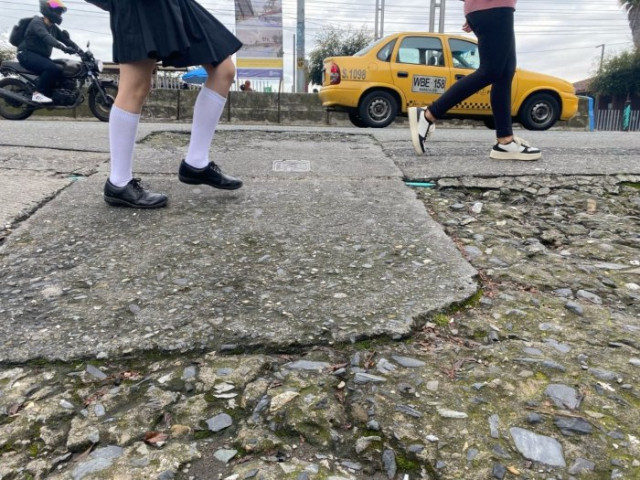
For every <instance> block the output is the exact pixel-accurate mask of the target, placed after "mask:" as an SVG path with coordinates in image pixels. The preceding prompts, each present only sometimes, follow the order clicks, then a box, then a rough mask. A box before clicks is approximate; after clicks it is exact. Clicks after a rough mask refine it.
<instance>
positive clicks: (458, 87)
mask: <svg viewBox="0 0 640 480" xmlns="http://www.w3.org/2000/svg"><path fill="white" fill-rule="evenodd" d="M462 1H464V13H465V17H466V20H467V21H466V23H465V24H464V25H463V26H462V29H463V30H464V31H465V32H467V33H469V32H473V33H474V34H475V35H476V37H478V51H479V54H480V67H479V68H478V69H477V70H476V71H475V72H473V73H471V74H470V75H467V76H466V77H464V78H462V79H460V80H458V81H457V82H456V83H454V84H453V85H452V86H451V87H450V88H449V89H448V90H447V91H446V92H444V93H443V94H442V96H440V97H439V98H438V99H437V100H436V101H435V102H433V103H432V104H431V105H430V106H428V107H410V108H409V110H408V115H409V126H410V129H411V140H412V142H413V147H414V148H415V150H416V153H418V154H423V153H425V143H426V141H427V138H428V137H430V136H431V134H432V133H433V132H434V131H435V122H436V120H437V119H439V118H442V117H443V116H444V115H445V114H446V113H447V111H448V110H449V109H451V108H452V107H454V106H455V105H457V104H458V103H460V102H462V101H463V100H465V99H466V98H468V97H470V96H471V95H473V94H474V93H476V92H478V91H479V90H481V89H483V88H485V87H487V86H489V85H491V98H490V101H491V109H492V111H493V118H494V122H495V126H496V136H497V142H496V144H495V145H494V146H493V148H492V150H491V153H490V154H489V156H490V158H493V159H499V160H538V159H539V158H541V156H542V153H541V152H540V150H539V149H537V148H534V147H532V146H531V145H529V144H528V143H527V142H525V141H524V140H522V139H521V138H518V137H515V136H514V135H513V125H512V118H511V84H512V82H513V76H514V74H515V71H516V41H515V32H514V12H515V7H516V0H462Z"/></svg>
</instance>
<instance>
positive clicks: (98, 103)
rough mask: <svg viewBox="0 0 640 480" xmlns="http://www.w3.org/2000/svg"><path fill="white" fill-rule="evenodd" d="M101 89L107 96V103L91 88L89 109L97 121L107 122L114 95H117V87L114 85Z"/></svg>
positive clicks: (104, 86) (95, 89) (96, 90)
mask: <svg viewBox="0 0 640 480" xmlns="http://www.w3.org/2000/svg"><path fill="white" fill-rule="evenodd" d="M102 88H103V89H104V92H105V93H106V94H107V102H105V101H104V100H103V98H102V95H100V92H98V89H97V88H92V89H91V91H90V92H89V109H90V110H91V113H93V114H94V115H95V117H96V118H97V119H98V120H100V121H101V122H108V121H109V114H110V113H111V107H112V106H113V102H114V101H115V99H116V95H118V87H116V86H115V85H103V86H102Z"/></svg>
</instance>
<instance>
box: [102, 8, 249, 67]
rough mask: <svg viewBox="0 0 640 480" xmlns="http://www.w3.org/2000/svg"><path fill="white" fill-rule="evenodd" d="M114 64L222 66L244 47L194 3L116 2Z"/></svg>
mask: <svg viewBox="0 0 640 480" xmlns="http://www.w3.org/2000/svg"><path fill="white" fill-rule="evenodd" d="M110 10H111V31H112V32H113V61H114V62H116V63H131V62H135V61H139V60H144V59H147V58H154V59H156V60H158V61H161V62H162V64H163V65H165V66H172V67H188V66H193V65H204V64H212V65H218V64H219V63H221V62H222V61H224V60H225V59H226V58H227V57H229V56H230V55H233V54H234V53H235V52H237V51H238V50H240V47H242V43H241V42H240V40H238V39H237V38H236V37H235V35H233V34H232V33H231V32H230V31H229V30H228V29H227V28H226V27H225V26H224V25H223V24H222V23H220V21H218V19H217V18H215V17H214V16H213V15H211V14H210V13H209V12H208V11H207V10H206V9H205V8H204V7H202V6H201V5H200V4H199V3H197V2H196V1H195V0H111V8H110Z"/></svg>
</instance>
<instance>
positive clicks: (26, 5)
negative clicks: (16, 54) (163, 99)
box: [0, 0, 633, 91]
mask: <svg viewBox="0 0 640 480" xmlns="http://www.w3.org/2000/svg"><path fill="white" fill-rule="evenodd" d="M297 1H298V0H282V3H283V22H284V52H285V56H284V64H285V91H291V83H292V80H293V64H294V56H293V53H294V51H295V46H294V44H293V39H294V35H295V33H296V18H297ZM440 1H441V2H443V3H446V8H445V11H446V16H445V32H446V33H455V34H460V33H462V32H461V28H460V27H461V25H462V24H463V23H464V16H463V13H462V6H463V3H462V2H461V1H458V0H440ZM64 2H65V4H66V5H67V7H68V8H69V11H68V12H67V13H66V14H65V16H64V23H63V25H62V26H63V28H65V29H67V30H68V31H69V32H70V33H71V36H72V38H73V39H74V41H75V42H76V43H78V44H79V45H80V46H82V47H84V46H85V45H86V43H87V41H90V42H91V50H92V51H93V52H94V54H96V56H97V57H98V58H100V59H102V60H104V61H111V58H112V56H111V33H110V30H109V21H108V14H107V13H106V12H103V11H101V10H99V9H98V8H96V7H94V6H93V5H91V4H89V3H86V2H84V1H82V0H64ZM199 3H200V4H202V5H203V6H204V7H206V8H207V9H208V10H209V11H210V12H211V13H212V14H213V15H215V16H216V17H217V18H218V19H219V20H220V21H222V23H224V24H225V25H226V26H227V28H229V29H230V30H231V31H234V29H235V14H234V12H235V10H234V1H233V0H200V2H199ZM384 3H385V12H384V18H385V22H384V34H385V35H387V34H391V33H396V32H400V31H427V30H428V26H429V11H430V8H429V7H430V4H431V0H384ZM375 9H376V0H305V24H306V35H305V37H306V40H305V43H306V51H307V53H308V52H309V51H311V50H312V49H313V46H314V40H315V37H316V35H317V34H318V32H319V31H320V30H321V29H322V28H323V27H325V26H333V27H341V28H352V29H360V28H362V27H363V26H364V27H366V28H369V29H370V30H371V31H372V32H373V30H374V22H375ZM0 12H1V13H0V38H5V39H6V37H7V36H8V33H9V31H10V30H11V27H12V26H13V25H14V24H15V23H16V22H17V20H18V19H19V18H22V17H26V16H31V15H35V14H37V13H38V0H0ZM515 18H516V20H515V21H516V37H517V49H518V66H519V67H520V68H523V69H526V70H533V71H536V72H540V73H545V74H549V75H554V76H557V77H561V78H564V79H566V80H569V81H571V82H576V81H579V80H583V79H586V78H589V77H591V76H593V74H594V73H595V72H596V71H597V69H598V66H599V63H600V59H601V54H602V52H603V50H604V54H605V58H607V57H609V56H611V55H616V54H619V53H621V52H623V51H625V50H630V49H632V48H633V42H632V38H631V31H630V28H629V23H628V20H627V17H626V12H625V11H624V10H623V9H622V7H620V6H619V3H618V0H519V1H518V4H517V11H516V17H515ZM438 23H439V21H438V19H436V21H435V24H436V28H437V25H438ZM603 45H604V47H603ZM60 53H61V52H60ZM60 56H64V55H62V54H61V55H60Z"/></svg>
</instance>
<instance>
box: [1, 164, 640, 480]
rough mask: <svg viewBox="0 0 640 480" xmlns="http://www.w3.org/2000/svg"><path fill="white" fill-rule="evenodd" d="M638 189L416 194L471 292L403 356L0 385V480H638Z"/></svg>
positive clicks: (302, 355) (47, 377)
mask: <svg viewBox="0 0 640 480" xmlns="http://www.w3.org/2000/svg"><path fill="white" fill-rule="evenodd" d="M639 188H640V178H639V177H606V178H605V177H584V178H578V177H557V178H556V177H528V178H527V177H523V178H509V179H444V180H441V181H440V182H439V185H438V188H437V189H431V190H420V191H419V192H418V195H419V196H420V198H421V199H423V200H424V203H425V205H426V208H428V210H429V211H430V213H431V214H432V215H433V216H434V218H436V219H437V220H438V221H439V222H441V224H443V225H444V226H445V228H446V230H447V233H448V234H449V235H450V236H451V237H452V238H453V239H454V241H455V242H456V243H457V245H458V246H459V248H460V249H461V250H462V252H463V253H464V255H466V256H467V258H468V259H469V261H470V262H471V263H472V264H473V265H474V267H475V268H476V269H477V270H478V271H479V278H478V284H479V291H478V294H477V295H476V296H475V297H474V298H471V299H469V301H468V302H467V303H466V304H464V305H459V306H457V307H455V308H453V309H451V311H448V312H442V313H440V314H438V315H436V316H434V317H431V318H423V319H418V320H417V325H416V333H415V335H414V336H412V337H411V338H406V339H402V340H401V341H391V340H389V339H377V340H371V341H363V342H359V343H354V344H349V345H325V346H318V347H317V348H314V349H313V350H311V351H306V352H296V351H291V352H254V353H251V354H247V353H242V352H238V351H236V347H234V346H229V347H228V348H227V349H223V350H224V351H220V352H208V353H201V354H200V353H189V354H185V355H183V356H176V357H172V358H166V357H164V356H163V355H161V354H157V355H148V356H147V357H146V358H135V359H134V358H131V359H111V358H96V359H92V360H90V361H78V362H75V363H73V364H61V365H38V364H31V365H28V366H4V367H2V369H1V370H0V455H1V457H0V478H1V479H3V480H6V479H40V478H48V479H55V480H58V479H74V480H79V479H160V480H167V479H172V478H177V479H183V480H187V479H198V480H200V479H218V478H225V479H230V480H244V479H274V480H275V479H296V480H304V479H332V480H340V479H360V478H366V479H402V480H404V479H418V478H421V479H430V480H435V479H463V480H474V479H491V478H496V479H502V478H519V479H547V480H551V479H557V480H559V479H563V480H568V479H572V478H580V479H582V478H586V479H638V478H640V433H639V432H640V414H639V410H638V408H639V407H640V390H639V388H640V301H639V300H640V285H639V284H640V189H639ZM397 249H398V254H403V255H406V254H410V252H411V246H408V245H398V246H397Z"/></svg>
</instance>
